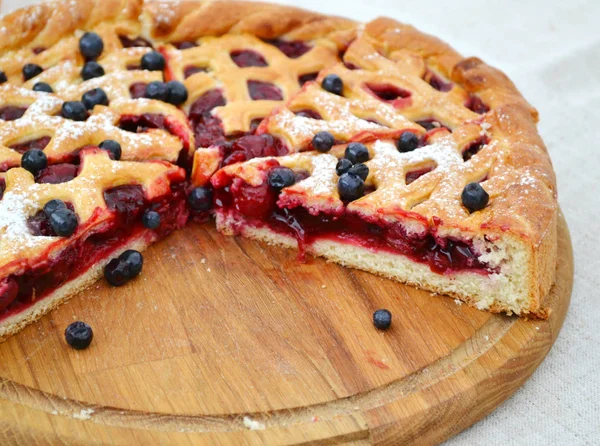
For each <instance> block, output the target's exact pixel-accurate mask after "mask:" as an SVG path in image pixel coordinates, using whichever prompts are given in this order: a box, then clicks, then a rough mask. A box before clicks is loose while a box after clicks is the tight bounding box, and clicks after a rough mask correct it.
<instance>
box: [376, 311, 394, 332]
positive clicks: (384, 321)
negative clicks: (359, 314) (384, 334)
mask: <svg viewBox="0 0 600 446" xmlns="http://www.w3.org/2000/svg"><path fill="white" fill-rule="evenodd" d="M373 325H375V328H378V329H379V330H387V329H388V328H390V325H392V313H390V312H389V310H384V309H382V310H377V311H376V312H375V313H373Z"/></svg>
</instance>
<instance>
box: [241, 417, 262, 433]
mask: <svg viewBox="0 0 600 446" xmlns="http://www.w3.org/2000/svg"><path fill="white" fill-rule="evenodd" d="M244 426H246V427H247V428H248V429H250V430H251V431H259V430H263V429H264V428H265V425H264V424H263V423H261V422H260V421H256V420H253V419H252V418H250V417H249V416H245V417H244Z"/></svg>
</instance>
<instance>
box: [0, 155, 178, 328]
mask: <svg viewBox="0 0 600 446" xmlns="http://www.w3.org/2000/svg"><path fill="white" fill-rule="evenodd" d="M94 150H97V149H86V150H85V151H84V152H85V154H87V153H90V152H93V151H94ZM85 154H84V156H85ZM149 163H154V162H153V161H150V162H149ZM156 163H161V164H164V163H163V162H161V161H156ZM144 164H145V163H144ZM58 166H67V164H64V165H63V164H59V165H54V166H50V167H49V168H53V167H58ZM78 167H79V166H75V168H76V169H77V168H78ZM63 170H64V171H65V173H64V174H65V175H66V177H64V178H63V177H60V175H61V171H63ZM170 171H171V173H169V174H168V180H167V179H166V178H165V179H161V180H158V181H164V180H167V181H168V182H169V185H170V187H166V188H164V190H165V192H164V193H161V194H160V195H158V196H152V198H149V196H148V195H147V193H146V192H144V190H143V188H142V186H141V185H137V184H131V185H123V186H118V187H111V188H108V189H106V190H104V191H103V198H104V202H105V204H106V209H101V208H97V209H96V210H95V211H94V213H93V214H92V218H90V219H88V220H87V221H86V222H84V223H81V224H79V227H78V228H77V230H76V232H75V234H74V235H73V237H70V238H69V239H68V241H67V242H66V243H62V242H63V241H64V240H65V239H63V238H58V237H57V235H58V234H57V233H56V232H55V230H54V229H53V228H54V227H53V226H52V224H51V222H50V216H49V214H48V212H47V211H46V212H45V210H44V209H40V210H39V211H38V212H36V213H35V214H33V215H31V216H29V218H28V220H27V228H28V230H29V233H30V234H31V235H32V236H34V237H37V236H45V237H56V240H57V241H58V242H59V243H62V246H61V247H59V248H58V249H55V250H53V249H52V248H50V249H47V250H45V251H44V254H43V255H42V256H41V257H39V258H36V259H29V260H28V261H27V263H26V264H24V265H22V266H21V267H19V268H17V269H16V270H15V269H14V268H13V269H12V272H11V273H10V274H9V275H8V276H5V277H3V279H1V280H0V319H4V318H6V317H9V316H11V315H13V314H16V313H19V312H20V311H22V310H23V309H25V308H27V307H29V306H31V305H33V304H34V303H35V302H36V301H38V300H39V299H40V298H43V297H44V296H46V295H48V294H50V293H52V292H53V291H54V290H55V289H57V288H58V287H60V286H61V285H63V284H65V283H66V282H68V281H70V280H73V279H75V278H77V277H78V276H80V275H82V274H84V273H85V272H86V271H87V270H88V269H89V268H90V267H92V266H94V265H95V264H97V263H98V262H99V261H102V260H103V259H105V258H108V257H110V256H112V255H113V254H114V253H117V252H118V251H119V250H122V249H123V247H124V246H126V245H127V244H128V243H130V242H131V241H133V240H141V241H142V242H151V241H154V240H156V239H161V238H164V237H165V236H167V235H168V234H170V233H171V232H173V231H174V230H175V229H178V228H181V227H183V226H184V225H185V224H186V222H187V219H188V215H189V211H188V207H187V201H186V182H185V173H184V171H183V170H182V169H177V168H174V169H171V170H170ZM54 175H55V176H56V182H59V183H61V182H62V183H64V182H66V181H69V180H71V179H72V178H70V177H71V175H72V173H71V172H70V171H68V170H67V169H65V168H64V167H61V169H60V170H55V172H54ZM38 182H39V180H38ZM162 189H163V186H161V190H162ZM64 205H65V206H66V208H67V209H69V210H71V211H74V206H73V204H72V203H69V202H66V203H64ZM150 210H152V211H154V212H155V213H157V214H158V215H159V216H160V224H159V225H158V226H157V227H155V228H153V229H149V228H148V227H146V226H145V225H144V218H143V217H144V215H145V213H146V212H147V211H150ZM5 266H10V265H5Z"/></svg>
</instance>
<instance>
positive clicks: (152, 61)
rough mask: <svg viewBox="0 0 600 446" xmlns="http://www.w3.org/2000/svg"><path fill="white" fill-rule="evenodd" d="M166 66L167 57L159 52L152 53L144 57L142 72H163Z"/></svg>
mask: <svg viewBox="0 0 600 446" xmlns="http://www.w3.org/2000/svg"><path fill="white" fill-rule="evenodd" d="M165 65H166V61H165V57H164V56H163V55H162V54H160V53H159V52H158V51H150V52H149V53H146V54H144V55H143V56H142V63H141V66H142V70H150V71H162V70H164V69H165Z"/></svg>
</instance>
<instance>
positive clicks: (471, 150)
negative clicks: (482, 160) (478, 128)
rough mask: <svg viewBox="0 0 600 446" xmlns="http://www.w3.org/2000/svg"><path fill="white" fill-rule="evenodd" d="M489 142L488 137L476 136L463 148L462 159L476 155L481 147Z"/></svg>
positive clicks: (465, 159) (466, 159) (468, 158)
mask: <svg viewBox="0 0 600 446" xmlns="http://www.w3.org/2000/svg"><path fill="white" fill-rule="evenodd" d="M488 142H489V139H488V138H486V137H481V138H478V139H477V140H475V141H473V142H472V143H471V144H469V145H468V146H467V147H465V149H464V150H463V153H462V156H463V160H464V161H468V160H470V159H471V158H472V157H473V156H474V155H476V154H477V153H478V152H479V151H480V150H481V149H482V148H483V146H485V145H486V144H487V143H488Z"/></svg>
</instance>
